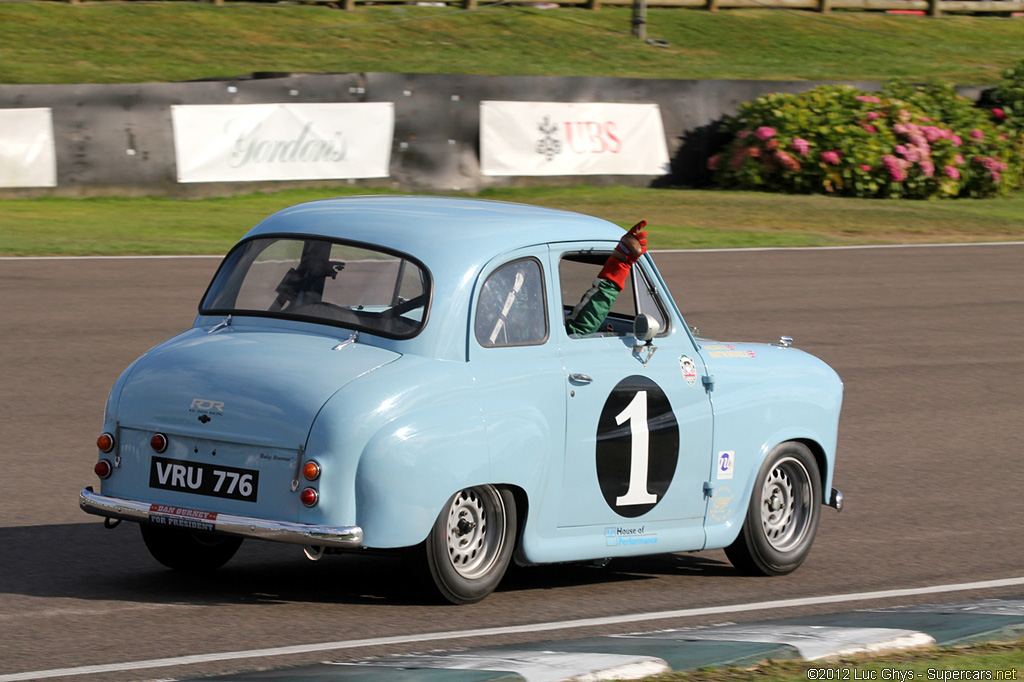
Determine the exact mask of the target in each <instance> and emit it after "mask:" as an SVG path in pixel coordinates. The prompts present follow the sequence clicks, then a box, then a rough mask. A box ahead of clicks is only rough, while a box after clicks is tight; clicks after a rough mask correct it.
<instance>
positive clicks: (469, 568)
mask: <svg viewBox="0 0 1024 682" xmlns="http://www.w3.org/2000/svg"><path fill="white" fill-rule="evenodd" d="M515 531H516V503H515V499H514V498H513V496H512V493H511V492H510V491H508V490H501V489H498V488H495V487H494V486H491V485H483V486H477V487H475V488H467V489H465V490H460V491H459V492H457V493H455V495H453V496H452V497H451V499H450V500H448V503H447V504H446V505H445V507H444V509H442V510H441V513H440V514H439V515H438V517H437V521H435V522H434V527H433V529H432V530H431V532H430V536H429V537H428V538H427V541H426V544H425V552H426V559H427V568H428V570H429V571H430V576H431V578H433V581H434V585H435V586H436V587H437V589H438V591H439V592H440V593H441V595H442V596H444V598H445V599H447V600H448V601H450V602H452V603H453V604H472V603H473V602H477V601H480V600H481V599H483V598H484V597H486V596H487V595H489V594H490V593H491V592H493V591H494V589H495V588H496V587H497V586H498V583H499V582H501V578H502V576H504V575H505V570H506V569H507V568H508V564H509V561H510V560H511V558H512V550H513V549H514V547H515Z"/></svg>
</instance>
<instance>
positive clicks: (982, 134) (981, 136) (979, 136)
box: [971, 128, 985, 140]
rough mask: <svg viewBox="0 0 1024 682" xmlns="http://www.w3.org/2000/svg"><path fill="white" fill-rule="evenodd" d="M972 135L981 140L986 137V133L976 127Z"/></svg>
mask: <svg viewBox="0 0 1024 682" xmlns="http://www.w3.org/2000/svg"><path fill="white" fill-rule="evenodd" d="M971 137H973V138H974V139H975V140H981V139H984V137H985V133H983V132H981V131H980V130H978V129H977V128H975V129H974V130H972V131H971Z"/></svg>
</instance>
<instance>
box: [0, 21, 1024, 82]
mask: <svg viewBox="0 0 1024 682" xmlns="http://www.w3.org/2000/svg"><path fill="white" fill-rule="evenodd" d="M630 17H631V10H630V8H628V7H620V8H604V9H601V10H600V11H590V10H586V9H582V8H574V7H563V8H559V9H552V10H541V9H537V8H532V7H523V6H518V5H511V4H510V5H503V6H500V7H488V6H487V5H482V6H481V9H479V10H477V11H471V12H467V11H461V10H459V9H457V8H456V7H454V6H448V7H440V8H435V7H417V6H410V5H382V6H360V7H359V8H358V9H357V10H356V11H352V12H345V11H338V10H334V9H329V8H328V7H326V6H323V5H303V4H298V3H294V4H293V3H277V2H275V3H259V4H248V3H242V2H231V3H228V4H227V5H225V6H223V7H216V6H212V5H210V4H206V3H197V2H163V3H161V2H146V3H113V2H111V3H102V2H94V3H84V4H80V5H69V4H67V3H62V2H17V3H12V2H5V3H0V54H2V55H3V59H2V60H0V83H15V84H17V83H32V84H38V83H141V82H158V81H159V82H164V81H181V80H192V79H198V78H212V77H230V76H234V75H239V74H248V73H251V72H254V71H294V72H366V71H384V72H416V73H473V74H492V75H520V76H522V75H525V76H530V75H577V76H619V77H637V78H687V79H690V78H693V79H710V78H731V79H735V78H740V79H772V80H778V79H786V80H792V79H795V80H804V79H810V80H885V79H887V78H890V77H899V76H904V77H908V78H913V79H915V80H919V81H920V80H928V79H940V80H945V81H946V82H950V83H955V84H960V85H986V84H992V83H994V82H996V81H997V80H998V79H999V77H1000V74H1001V73H1002V71H1003V70H1004V69H1006V68H1007V67H1009V66H1010V65H1012V64H1014V63H1016V62H1017V61H1018V60H1019V59H1020V47H1021V45H1022V44H1024V18H1017V19H1010V18H1001V17H998V16H991V15H989V16H962V15H958V16H944V17H939V18H930V17H921V16H905V15H887V14H884V13H880V12H842V11H837V12H833V13H831V14H829V15H821V14H818V13H814V12H801V11H793V10H781V9H780V10H772V9H743V10H728V11H721V12H714V13H712V12H706V11H703V10H696V9H671V8H651V9H650V10H649V11H648V15H647V20H648V24H647V35H648V36H650V37H652V38H658V39H661V40H664V41H666V44H667V45H666V46H665V47H655V46H651V45H647V44H644V43H641V42H639V41H637V40H636V39H635V38H633V37H632V35H631V33H630V28H631V26H630Z"/></svg>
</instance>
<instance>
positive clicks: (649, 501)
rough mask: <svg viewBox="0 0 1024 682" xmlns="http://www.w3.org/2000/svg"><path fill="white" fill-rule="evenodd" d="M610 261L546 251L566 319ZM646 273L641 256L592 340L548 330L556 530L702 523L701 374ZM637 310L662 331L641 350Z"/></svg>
mask: <svg viewBox="0 0 1024 682" xmlns="http://www.w3.org/2000/svg"><path fill="white" fill-rule="evenodd" d="M608 255H609V251H601V250H599V249H593V248H588V247H587V246H586V245H570V246H566V247H563V248H562V249H561V251H560V252H553V253H552V258H553V260H554V261H555V263H553V270H555V271H557V273H558V278H559V286H560V287H561V295H562V307H563V313H567V312H568V311H569V310H571V309H572V306H574V305H575V303H576V302H577V301H578V300H579V299H580V296H581V295H583V293H584V292H585V291H587V289H588V288H589V287H590V286H591V285H592V284H593V280H594V277H595V276H596V275H597V273H598V271H599V270H600V268H601V265H602V264H603V263H604V260H605V259H606V258H607V257H608ZM651 268H652V263H651V262H650V261H649V260H648V258H647V257H645V258H644V259H642V260H641V261H640V262H639V263H638V264H637V265H635V266H634V268H633V273H632V275H631V276H630V278H629V280H627V282H626V288H625V289H624V290H623V292H622V293H620V294H619V297H618V299H617V300H616V302H615V305H614V306H613V307H612V310H611V312H610V314H609V315H608V317H607V318H606V320H605V323H604V324H603V325H602V327H601V329H600V330H599V331H598V332H596V333H593V334H589V335H586V336H576V335H570V334H569V333H568V332H567V331H566V328H565V325H564V324H556V325H554V326H555V330H554V334H555V336H556V338H557V339H558V341H559V346H560V352H561V356H562V364H563V369H564V371H565V396H566V445H565V455H564V463H563V467H562V470H563V471H562V481H561V497H560V505H559V511H558V522H557V523H558V526H559V527H569V526H594V525H602V526H605V527H606V529H607V528H609V527H612V528H615V527H620V526H622V524H627V525H628V524H629V523H630V522H631V521H633V520H635V521H636V523H646V522H657V521H673V524H672V525H673V527H680V526H692V527H695V528H699V527H700V526H702V524H703V518H704V514H705V511H706V498H705V493H704V482H705V481H706V480H708V475H709V472H710V467H711V456H712V411H711V402H710V398H709V396H708V394H707V391H706V390H705V388H704V385H703V382H702V380H701V377H702V375H703V374H704V366H703V362H702V360H701V359H700V356H699V354H698V352H697V349H696V347H695V346H694V342H693V339H692V337H691V336H690V334H689V333H688V332H687V330H686V329H685V327H684V324H683V321H682V320H681V319H679V317H678V314H677V313H676V312H675V310H674V306H672V305H671V303H670V301H668V300H667V299H666V296H665V295H663V294H661V293H659V292H658V291H657V286H659V285H658V284H657V283H659V282H660V279H659V278H657V277H656V276H655V275H654V273H653V271H652V269H651ZM638 307H639V309H640V312H642V313H644V314H647V315H648V316H650V317H653V318H654V319H655V320H657V321H658V323H659V324H660V327H661V331H660V332H659V333H658V335H657V336H656V337H655V338H654V339H652V342H651V344H650V345H647V346H639V347H638V346H637V341H636V338H635V336H634V335H633V331H632V328H633V320H634V318H635V317H636V315H637V314H638V311H637V308H638ZM625 532H629V531H628V530H627V531H625Z"/></svg>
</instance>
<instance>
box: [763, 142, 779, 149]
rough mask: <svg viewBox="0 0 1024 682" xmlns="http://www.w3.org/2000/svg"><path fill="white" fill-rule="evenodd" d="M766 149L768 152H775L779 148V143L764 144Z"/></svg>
mask: <svg viewBox="0 0 1024 682" xmlns="http://www.w3.org/2000/svg"><path fill="white" fill-rule="evenodd" d="M764 148H765V149H767V150H768V151H774V150H776V149H778V148H779V141H778V140H768V141H767V142H765V143H764Z"/></svg>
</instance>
